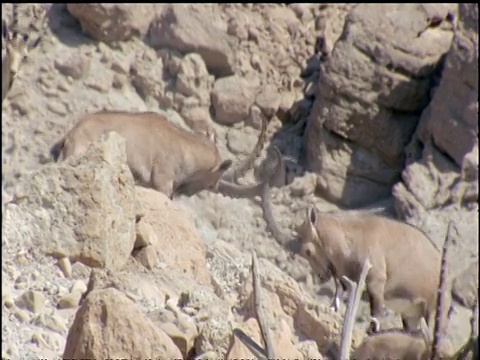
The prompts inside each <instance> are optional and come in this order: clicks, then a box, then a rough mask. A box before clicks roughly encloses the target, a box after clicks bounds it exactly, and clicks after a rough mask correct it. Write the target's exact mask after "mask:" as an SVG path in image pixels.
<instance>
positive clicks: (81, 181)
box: [2, 133, 135, 269]
mask: <svg viewBox="0 0 480 360" xmlns="http://www.w3.org/2000/svg"><path fill="white" fill-rule="evenodd" d="M2 216H3V219H2V220H3V221H2V237H3V238H4V239H5V241H7V242H10V241H12V242H18V241H20V239H21V241H22V243H23V244H25V245H26V246H27V247H29V248H30V249H31V251H40V252H42V253H44V254H47V255H52V256H54V257H58V258H64V257H68V258H70V260H72V262H74V261H79V262H81V263H84V264H86V265H88V266H91V267H106V268H112V269H116V268H121V267H122V266H123V265H124V264H125V263H126V262H127V260H128V257H129V256H130V253H131V252H132V249H133V245H134V241H135V194H134V182H133V177H132V174H131V172H130V169H129V168H128V166H127V163H126V153H125V140H124V139H123V138H122V137H120V136H119V135H118V134H116V133H110V134H108V135H107V136H106V138H105V139H104V140H99V141H97V142H95V143H94V144H92V146H90V147H89V148H88V150H87V151H86V152H85V153H84V154H81V155H79V156H72V157H71V158H68V159H67V160H66V161H65V162H62V163H58V164H52V165H47V166H45V167H43V168H42V169H40V170H38V171H35V172H32V173H30V174H27V175H25V176H24V177H22V179H21V180H20V181H19V182H18V184H17V185H16V187H15V189H14V195H13V200H12V201H11V202H10V203H8V204H6V208H5V210H4V212H3V214H2Z"/></svg>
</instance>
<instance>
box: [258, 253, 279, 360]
mask: <svg viewBox="0 0 480 360" xmlns="http://www.w3.org/2000/svg"><path fill="white" fill-rule="evenodd" d="M252 276H253V297H254V301H255V313H256V316H257V321H258V325H259V326H260V331H261V333H262V338H263V342H264V343H265V348H266V356H267V358H268V359H274V358H275V354H274V351H273V341H272V337H271V334H270V330H269V328H268V324H267V322H266V321H265V319H266V316H265V311H264V310H263V305H262V292H261V291H262V287H261V285H260V275H259V271H258V259H257V254H256V252H255V250H254V251H253V252H252Z"/></svg>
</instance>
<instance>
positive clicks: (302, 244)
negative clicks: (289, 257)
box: [297, 205, 332, 283]
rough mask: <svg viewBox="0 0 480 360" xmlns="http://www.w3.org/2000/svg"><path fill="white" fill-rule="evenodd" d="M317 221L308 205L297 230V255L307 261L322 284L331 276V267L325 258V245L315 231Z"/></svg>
mask: <svg viewBox="0 0 480 360" xmlns="http://www.w3.org/2000/svg"><path fill="white" fill-rule="evenodd" d="M318 220H319V219H318V214H317V212H316V210H315V208H314V207H313V206H312V205H310V206H309V207H308V208H307V211H306V218H305V220H304V222H303V223H302V224H301V225H300V226H299V227H298V228H297V235H298V240H297V241H298V242H299V251H298V253H299V255H300V256H302V257H304V258H305V259H307V260H308V262H309V263H310V265H311V266H312V269H313V270H314V271H315V273H316V274H317V275H318V277H319V279H320V282H321V283H324V282H326V281H328V280H329V279H330V277H331V276H332V266H331V265H330V264H331V262H330V260H329V258H328V257H327V252H326V246H323V245H326V244H324V241H323V239H322V236H320V234H319V232H318V230H317V225H318Z"/></svg>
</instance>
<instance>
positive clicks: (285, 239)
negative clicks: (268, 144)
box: [262, 146, 300, 254]
mask: <svg viewBox="0 0 480 360" xmlns="http://www.w3.org/2000/svg"><path fill="white" fill-rule="evenodd" d="M272 153H273V156H274V159H273V160H272V161H270V164H275V165H274V166H270V167H267V173H268V174H269V177H268V179H266V180H265V182H264V183H263V189H262V210H263V217H264V219H265V222H266V223H267V229H269V230H270V231H271V233H272V235H273V237H274V238H275V240H276V241H277V242H279V243H280V244H281V245H282V246H285V247H286V248H287V249H288V250H289V251H291V252H293V253H294V254H296V253H298V250H299V245H300V244H299V243H298V242H297V241H295V240H294V238H293V236H291V235H289V234H286V233H284V232H283V231H282V230H281V229H280V227H279V226H278V224H277V222H276V221H275V218H274V216H273V211H272V204H271V198H270V180H271V179H272V178H273V177H274V176H275V175H276V173H277V172H278V170H279V169H280V168H281V166H282V164H283V157H282V154H281V153H280V150H279V149H278V148H277V147H276V146H273V151H272ZM283 165H284V164H283ZM269 168H270V169H272V168H273V169H275V171H270V170H269Z"/></svg>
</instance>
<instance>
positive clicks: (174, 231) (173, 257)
mask: <svg viewBox="0 0 480 360" xmlns="http://www.w3.org/2000/svg"><path fill="white" fill-rule="evenodd" d="M135 192H136V197H137V199H139V201H141V202H142V203H143V206H144V211H145V216H144V217H143V218H142V220H141V221H144V222H145V223H146V224H149V225H150V227H151V228H152V229H153V231H154V233H155V235H156V237H157V242H156V244H152V246H154V247H155V250H156V253H157V255H158V261H161V262H163V263H165V264H166V266H167V267H170V268H175V269H177V270H179V271H182V272H184V273H185V274H187V275H188V276H191V277H192V278H194V279H196V280H197V281H198V282H199V283H203V284H208V283H210V275H209V272H208V269H207V267H206V251H205V245H204V244H203V241H202V239H201V238H200V236H199V235H198V233H197V231H196V229H195V227H194V225H193V223H192V220H191V218H190V217H189V216H188V215H187V214H186V213H185V212H184V211H183V210H181V209H180V208H178V206H177V205H175V204H174V203H172V202H171V201H170V200H169V199H168V198H167V197H166V196H165V195H164V194H162V193H159V192H158V191H155V190H152V189H146V188H142V187H139V186H137V187H136V188H135Z"/></svg>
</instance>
